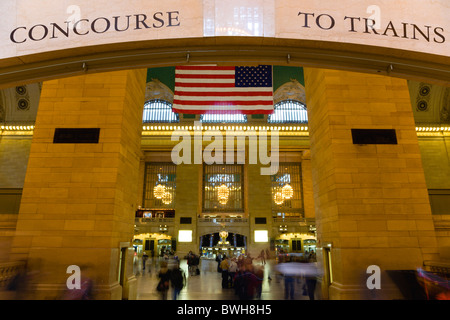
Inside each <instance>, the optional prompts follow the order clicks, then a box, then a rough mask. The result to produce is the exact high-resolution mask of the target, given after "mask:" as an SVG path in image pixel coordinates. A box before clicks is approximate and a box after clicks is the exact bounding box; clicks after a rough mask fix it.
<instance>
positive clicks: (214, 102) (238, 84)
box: [172, 65, 273, 114]
mask: <svg viewBox="0 0 450 320" xmlns="http://www.w3.org/2000/svg"><path fill="white" fill-rule="evenodd" d="M172 109H173V111H174V112H178V113H197V114H204V113H229V114H236V113H242V114H257V113H258V114H263V113H264V114H269V113H272V112H273V86H272V66H266V65H260V66H255V67H252V66H245V67H229V66H224V67H219V66H179V67H176V68H175V95H174V100H173V107H172Z"/></svg>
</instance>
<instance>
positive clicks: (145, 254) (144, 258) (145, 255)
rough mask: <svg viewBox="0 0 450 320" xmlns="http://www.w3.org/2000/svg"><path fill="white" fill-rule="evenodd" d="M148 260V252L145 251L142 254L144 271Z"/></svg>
mask: <svg viewBox="0 0 450 320" xmlns="http://www.w3.org/2000/svg"><path fill="white" fill-rule="evenodd" d="M147 260H148V255H147V253H146V252H144V253H143V254H142V273H144V272H145V264H146V262H147Z"/></svg>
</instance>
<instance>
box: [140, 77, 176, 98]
mask: <svg viewBox="0 0 450 320" xmlns="http://www.w3.org/2000/svg"><path fill="white" fill-rule="evenodd" d="M173 95H174V94H173V91H172V90H170V88H169V87H168V86H166V85H165V84H164V83H162V82H161V81H159V80H158V79H152V81H150V82H147V86H146V88H145V101H149V100H155V99H159V100H165V101H168V102H170V103H173Z"/></svg>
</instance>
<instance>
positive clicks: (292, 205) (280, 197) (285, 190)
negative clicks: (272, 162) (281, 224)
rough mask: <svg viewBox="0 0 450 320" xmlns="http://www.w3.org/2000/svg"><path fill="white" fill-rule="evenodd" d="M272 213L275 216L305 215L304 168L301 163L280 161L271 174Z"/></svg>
mask: <svg viewBox="0 0 450 320" xmlns="http://www.w3.org/2000/svg"><path fill="white" fill-rule="evenodd" d="M271 181H272V183H271V184H272V186H271V187H272V214H273V217H274V218H286V217H291V218H294V217H295V218H299V217H303V216H304V208H303V189H302V185H303V183H302V170H301V164H300V163H280V164H279V170H278V172H277V173H276V174H275V175H272V176H271Z"/></svg>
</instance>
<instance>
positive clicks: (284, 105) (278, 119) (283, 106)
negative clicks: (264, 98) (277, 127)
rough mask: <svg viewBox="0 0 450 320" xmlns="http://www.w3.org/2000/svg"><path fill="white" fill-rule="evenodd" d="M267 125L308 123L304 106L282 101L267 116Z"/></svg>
mask: <svg viewBox="0 0 450 320" xmlns="http://www.w3.org/2000/svg"><path fill="white" fill-rule="evenodd" d="M267 122H268V123H308V113H307V111H306V106H305V105H304V104H303V103H301V102H299V101H296V100H284V101H281V102H279V103H277V104H276V105H275V106H274V112H273V113H272V114H270V115H269V116H268V119H267Z"/></svg>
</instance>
